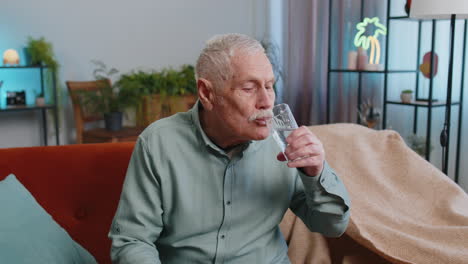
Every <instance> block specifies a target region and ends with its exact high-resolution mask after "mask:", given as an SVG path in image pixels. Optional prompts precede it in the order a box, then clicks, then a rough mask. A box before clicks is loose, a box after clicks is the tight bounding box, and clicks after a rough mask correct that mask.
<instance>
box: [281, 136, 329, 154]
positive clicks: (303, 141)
mask: <svg viewBox="0 0 468 264" xmlns="http://www.w3.org/2000/svg"><path fill="white" fill-rule="evenodd" d="M311 144H314V145H321V142H320V141H319V140H318V138H317V137H314V136H313V135H311V134H308V133H307V134H303V135H302V136H300V137H298V138H295V140H293V141H291V142H290V143H289V144H288V146H287V147H289V148H290V149H291V150H293V151H295V150H297V149H300V148H302V147H304V146H307V145H311Z"/></svg>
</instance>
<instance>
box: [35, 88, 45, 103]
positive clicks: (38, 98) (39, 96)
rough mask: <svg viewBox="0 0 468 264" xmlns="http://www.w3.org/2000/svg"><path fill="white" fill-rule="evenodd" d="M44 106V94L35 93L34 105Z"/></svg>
mask: <svg viewBox="0 0 468 264" xmlns="http://www.w3.org/2000/svg"><path fill="white" fill-rule="evenodd" d="M45 104H46V103H45V97H44V92H42V91H41V92H36V105H37V106H44V105H45Z"/></svg>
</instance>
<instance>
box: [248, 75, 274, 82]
mask: <svg viewBox="0 0 468 264" xmlns="http://www.w3.org/2000/svg"><path fill="white" fill-rule="evenodd" d="M259 81H260V79H258V78H255V77H253V76H252V77H246V78H245V79H243V80H240V82H241V83H246V82H259ZM266 82H275V77H273V78H271V79H269V80H268V81H266Z"/></svg>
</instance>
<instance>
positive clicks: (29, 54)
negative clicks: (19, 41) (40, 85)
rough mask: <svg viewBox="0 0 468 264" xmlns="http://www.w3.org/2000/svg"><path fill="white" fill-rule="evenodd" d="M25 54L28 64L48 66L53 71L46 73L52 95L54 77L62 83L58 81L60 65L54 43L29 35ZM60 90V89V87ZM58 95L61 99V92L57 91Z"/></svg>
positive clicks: (49, 93) (48, 92) (48, 88)
mask: <svg viewBox="0 0 468 264" xmlns="http://www.w3.org/2000/svg"><path fill="white" fill-rule="evenodd" d="M25 55H26V58H27V59H26V62H27V64H28V65H33V66H46V67H47V69H48V70H50V71H51V74H47V75H46V79H45V80H46V83H47V85H46V87H47V94H48V95H52V94H53V91H52V90H51V89H53V87H54V86H53V85H52V82H53V78H55V80H56V83H60V82H59V81H58V70H59V67H60V65H59V63H58V62H57V60H56V58H55V53H54V50H53V46H52V44H51V43H50V42H48V41H46V40H45V38H44V37H40V38H37V39H35V38H33V37H31V36H29V37H28V40H27V44H26V47H25ZM58 91H60V89H58ZM43 96H44V95H43ZM57 97H58V98H57V100H58V101H60V98H61V94H60V92H59V93H57Z"/></svg>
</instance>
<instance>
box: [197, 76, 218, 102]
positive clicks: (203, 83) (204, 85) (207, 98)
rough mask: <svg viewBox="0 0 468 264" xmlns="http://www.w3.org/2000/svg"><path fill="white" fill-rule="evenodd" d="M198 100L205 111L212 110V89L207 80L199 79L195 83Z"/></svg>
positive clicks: (213, 98) (213, 95) (213, 96)
mask: <svg viewBox="0 0 468 264" xmlns="http://www.w3.org/2000/svg"><path fill="white" fill-rule="evenodd" d="M197 88H198V98H199V99H200V102H201V103H202V104H203V108H204V109H206V110H211V109H213V103H214V100H215V94H214V87H213V85H212V83H211V82H210V81H208V80H207V79H203V78H199V79H198V81H197Z"/></svg>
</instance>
